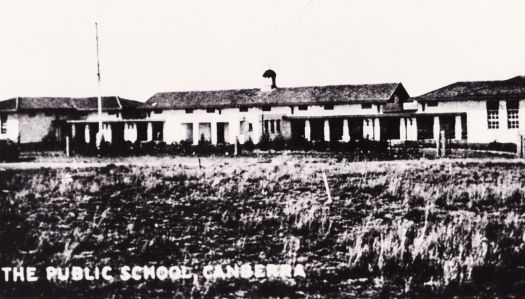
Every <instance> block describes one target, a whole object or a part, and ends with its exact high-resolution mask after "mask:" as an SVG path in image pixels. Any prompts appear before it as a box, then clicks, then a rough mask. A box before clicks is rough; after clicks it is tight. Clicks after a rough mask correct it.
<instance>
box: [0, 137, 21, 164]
mask: <svg viewBox="0 0 525 299" xmlns="http://www.w3.org/2000/svg"><path fill="white" fill-rule="evenodd" d="M19 156H20V150H19V148H18V145H17V144H16V143H14V142H13V141H11V140H0V161H16V160H18V158H19Z"/></svg>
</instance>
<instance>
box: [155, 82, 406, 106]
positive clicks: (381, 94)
mask: <svg viewBox="0 0 525 299" xmlns="http://www.w3.org/2000/svg"><path fill="white" fill-rule="evenodd" d="M396 92H402V93H403V96H404V97H408V93H407V92H406V90H405V89H404V87H403V85H402V84H401V83H384V84H363V85H331V86H310V87H292V88H277V89H274V90H271V91H261V90H259V89H237V90H216V91H186V92H161V93H157V94H155V95H154V96H152V97H151V98H150V99H149V100H148V101H146V103H147V104H148V105H150V106H151V107H152V108H161V109H184V108H212V107H213V108H226V107H241V106H264V105H272V106H289V105H306V104H310V105H315V104H318V105H322V104H327V103H332V104H346V103H363V102H386V101H388V100H390V99H391V98H392V97H393V95H394V94H395V93H396ZM405 95H406V96H405Z"/></svg>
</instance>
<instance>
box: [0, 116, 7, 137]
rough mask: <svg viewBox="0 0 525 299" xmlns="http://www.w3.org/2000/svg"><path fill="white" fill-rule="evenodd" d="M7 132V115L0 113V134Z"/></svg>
mask: <svg viewBox="0 0 525 299" xmlns="http://www.w3.org/2000/svg"><path fill="white" fill-rule="evenodd" d="M6 133H7V115H6V114H4V115H1V116H0V134H6Z"/></svg>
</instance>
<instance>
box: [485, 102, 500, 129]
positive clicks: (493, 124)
mask: <svg viewBox="0 0 525 299" xmlns="http://www.w3.org/2000/svg"><path fill="white" fill-rule="evenodd" d="M498 110H499V103H498V101H487V124H488V127H489V129H499V111H498Z"/></svg>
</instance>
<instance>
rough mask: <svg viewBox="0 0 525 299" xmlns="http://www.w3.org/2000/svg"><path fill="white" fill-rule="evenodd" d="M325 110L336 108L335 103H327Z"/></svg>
mask: <svg viewBox="0 0 525 299" xmlns="http://www.w3.org/2000/svg"><path fill="white" fill-rule="evenodd" d="M324 110H334V104H326V105H324Z"/></svg>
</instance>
